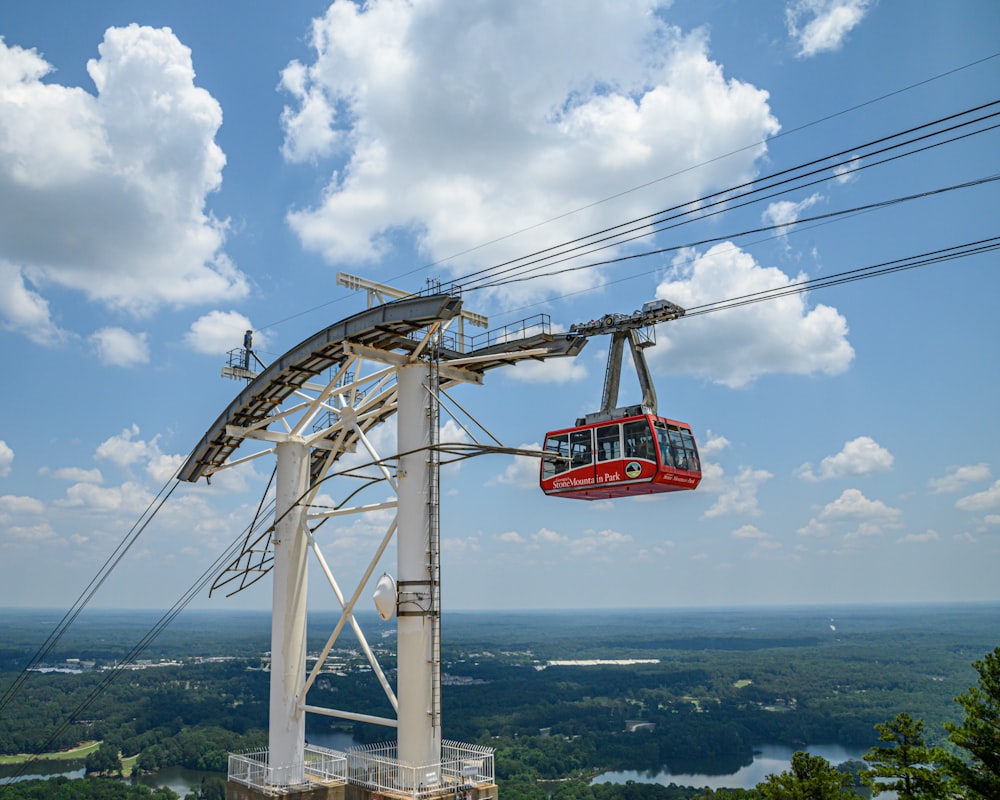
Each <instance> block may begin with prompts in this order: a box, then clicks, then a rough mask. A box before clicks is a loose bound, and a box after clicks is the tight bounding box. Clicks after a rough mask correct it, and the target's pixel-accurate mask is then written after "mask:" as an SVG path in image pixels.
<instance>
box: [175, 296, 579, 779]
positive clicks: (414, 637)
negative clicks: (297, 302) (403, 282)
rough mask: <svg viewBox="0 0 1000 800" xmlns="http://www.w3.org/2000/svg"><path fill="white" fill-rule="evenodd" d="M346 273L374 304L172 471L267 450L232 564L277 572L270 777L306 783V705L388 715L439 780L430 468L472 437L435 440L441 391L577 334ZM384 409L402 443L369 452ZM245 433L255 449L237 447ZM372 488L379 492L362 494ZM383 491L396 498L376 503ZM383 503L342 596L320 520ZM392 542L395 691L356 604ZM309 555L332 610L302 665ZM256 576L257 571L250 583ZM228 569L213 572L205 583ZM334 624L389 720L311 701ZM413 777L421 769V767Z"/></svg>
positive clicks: (292, 354)
mask: <svg viewBox="0 0 1000 800" xmlns="http://www.w3.org/2000/svg"><path fill="white" fill-rule="evenodd" d="M354 283H357V286H354V284H350V285H352V287H353V288H366V289H368V291H369V309H368V310H366V311H364V312H361V313H359V314H356V315H354V316H353V317H349V318H347V319H345V320H342V321H341V322H338V323H336V324H334V325H332V326H330V327H329V328H327V329H324V330H322V331H319V332H318V333H317V334H315V335H314V336H312V337H310V338H309V339H307V340H306V341H304V342H302V343H301V344H300V345H298V346H297V347H295V348H292V350H290V351H289V352H288V353H286V354H285V355H284V356H282V357H281V358H279V359H278V360H277V361H275V362H273V363H272V364H270V365H268V366H267V367H265V368H264V369H263V370H262V371H261V372H260V373H259V374H257V375H256V376H255V377H253V378H252V380H251V382H250V383H249V384H248V385H247V387H246V388H245V389H244V390H243V391H242V392H241V393H240V394H239V395H238V396H237V397H236V398H235V399H234V400H233V402H232V403H231V404H230V406H229V407H228V408H227V409H226V410H225V411H224V412H223V414H222V415H221V416H220V417H219V419H218V420H217V421H216V422H215V424H214V425H213V426H212V427H211V428H210V429H209V431H208V432H207V433H206V434H205V436H204V437H203V439H202V441H201V442H200V443H199V445H198V446H197V447H196V448H195V450H194V451H193V453H192V455H191V456H190V457H189V459H188V460H187V462H185V464H184V465H183V466H182V467H181V470H180V473H179V475H180V478H181V479H183V480H188V481H196V480H197V479H198V478H200V477H205V478H206V479H208V478H210V477H211V476H212V475H213V474H215V473H217V472H220V471H222V470H225V469H231V468H233V467H236V466H239V465H241V464H245V463H247V462H250V461H252V460H255V459H258V458H261V457H264V456H267V455H269V454H272V453H273V454H275V456H276V462H277V465H276V478H277V481H276V485H275V507H274V523H273V525H272V526H271V527H270V528H268V529H267V530H265V531H264V532H262V533H259V535H258V538H257V539H256V540H252V536H251V535H248V538H247V543H246V544H245V546H244V551H243V553H241V555H240V556H239V557H237V558H236V559H235V560H234V561H233V562H232V564H230V565H229V567H228V568H227V573H229V574H231V575H233V576H239V577H240V579H241V581H242V583H241V584H240V588H243V587H244V586H246V585H249V583H253V582H254V581H255V580H257V579H259V577H261V576H263V575H264V574H266V573H267V572H268V571H271V572H272V573H273V578H274V586H273V610H272V648H271V703H270V722H269V728H270V734H269V740H270V741H269V755H268V757H267V771H266V774H267V776H269V777H268V780H269V781H273V782H274V783H275V785H279V786H291V785H297V784H298V783H300V782H302V781H304V780H305V770H306V768H305V766H304V764H305V760H306V756H305V750H304V719H305V713H306V712H309V713H316V714H321V715H326V716H333V717H338V718H341V719H348V720H354V721H362V722H369V723H375V724H381V725H385V726H388V727H394V728H395V729H396V731H397V743H396V745H395V746H394V751H393V752H394V753H395V754H396V758H397V759H398V761H399V763H400V764H401V765H406V764H408V765H415V764H419V765H424V766H426V765H433V764H437V765H438V766H437V767H436V768H435V769H437V771H438V779H440V780H444V777H445V772H446V770H444V769H443V767H442V766H441V764H442V755H441V753H442V741H443V740H442V738H441V713H440V711H441V709H440V706H441V698H440V647H441V642H440V608H439V603H438V598H439V593H440V567H439V560H438V556H439V549H440V529H439V519H438V505H437V504H438V498H439V497H440V488H439V485H438V479H439V475H438V470H439V466H440V456H441V453H451V454H453V455H455V456H456V457H464V455H465V454H467V453H468V452H470V451H471V450H472V449H474V446H468V445H461V444H448V443H445V444H440V443H438V441H437V436H438V426H439V424H440V423H439V419H438V413H439V412H438V408H439V404H438V403H439V392H441V391H443V390H446V389H447V388H448V387H450V386H452V385H455V384H457V383H459V382H467V383H473V384H481V383H482V382H483V375H484V373H485V372H486V371H487V370H490V369H492V368H495V367H498V366H502V365H505V364H510V363H513V362H515V361H518V360H521V359H543V358H548V357H559V356H575V355H576V354H577V353H578V352H579V351H580V349H582V347H583V345H584V343H585V341H586V339H585V337H577V336H572V335H570V336H566V335H559V336H555V335H553V334H552V333H551V330H550V326H549V325H548V322H547V319H541V321H533V322H531V323H530V324H527V323H525V324H522V325H521V326H520V328H515V327H505V328H504V329H503V330H502V331H501V332H499V333H496V332H493V333H488V334H484V335H483V336H482V337H481V338H478V339H477V338H475V337H474V338H472V339H469V338H467V337H466V336H465V334H464V328H463V327H462V326H463V324H464V322H465V321H469V322H470V323H472V324H485V321H486V319H485V317H481V316H480V315H474V314H471V313H470V312H465V311H463V309H462V304H461V299H460V298H458V297H455V296H452V295H444V294H437V295H429V296H414V295H406V294H405V293H402V292H399V291H398V290H391V287H385V286H382V285H375V286H374V288H373V286H372V285H367V284H366V283H365V282H364V281H362V279H355V281H354ZM390 292H394V293H395V294H391V293H390ZM373 293H374V294H373ZM387 295H388V296H390V297H400V298H401V299H398V300H396V301H394V302H390V303H386V304H384V305H380V306H375V307H372V298H373V297H374V296H378V298H379V299H384V298H385V296H387ZM453 328H457V330H452V329H453ZM392 417H396V419H397V440H398V441H397V448H396V449H397V450H398V452H396V453H392V454H385V453H380V452H379V451H378V448H377V446H376V445H375V444H374V442H373V438H372V435H371V434H372V431H373V430H374V429H375V428H376V427H377V426H379V425H381V424H382V423H384V422H386V421H388V420H389V419H390V418H392ZM248 440H253V441H254V442H256V443H257V444H258V449H257V450H255V451H254V452H251V453H241V454H240V455H237V451H238V450H239V449H240V448H241V447H245V445H246V443H247V441H248ZM493 449H494V450H496V449H500V448H493ZM508 452H510V451H508ZM332 479H336V480H335V481H333V482H331V480H332ZM333 487H337V489H336V492H334V488H333ZM341 489H343V492H341ZM375 491H379V492H380V493H381V495H380V497H378V498H372V497H371V494H373V493H374V492H375ZM334 493H336V494H338V495H342V499H341V500H340V501H339V502H338V501H335V505H333V507H331V506H330V505H328V504H327V505H324V504H323V503H322V502H321V499H320V495H321V494H334ZM386 494H390V495H392V496H391V497H390V498H388V499H386ZM387 510H395V512H396V513H395V515H394V517H393V519H392V521H391V522H390V523H389V524H388V526H387V527H386V530H385V532H384V534H383V536H382V537H381V539H380V541H379V543H378V545H377V546H376V547H375V549H374V552H373V553H372V555H371V557H370V559H369V561H368V563H367V566H366V568H365V569H364V570H363V573H362V575H361V576H360V578H359V579H358V581H357V583H356V585H355V586H354V589H353V590H352V591H351V592H350V593H347V592H345V591H344V590H343V589H342V588H341V583H340V582H339V581H338V579H337V578H336V577H335V576H334V574H333V570H332V569H331V566H330V562H329V560H328V559H327V558H326V557H325V555H324V553H323V547H322V543H323V541H324V536H323V530H322V526H323V525H324V523H326V522H327V521H328V520H331V519H339V518H344V517H350V516H351V515H359V514H371V513H373V512H385V511H387ZM394 539H395V541H396V544H397V570H398V573H399V574H398V580H397V586H398V596H397V648H398V652H397V667H398V668H397V675H396V684H397V685H396V688H395V690H394V689H393V687H392V686H391V685H390V683H389V680H388V678H387V676H386V675H385V672H384V670H383V669H382V668H381V666H380V665H379V663H378V659H377V657H376V655H375V653H374V651H373V649H372V648H371V646H370V644H369V643H368V641H367V638H366V637H365V635H364V632H363V630H362V628H361V626H360V624H359V623H358V620H357V618H356V615H355V611H356V608H357V604H358V602H359V601H360V600H361V596H362V594H363V592H364V590H365V587H366V586H368V585H369V582H370V580H371V578H372V576H373V575H374V573H375V570H376V569H377V568H378V564H379V562H380V560H381V559H382V558H383V557H384V556H385V554H386V551H387V549H388V547H389V545H390V544H391V543H392V541H393V540H394ZM310 554H311V556H312V558H313V559H315V562H316V563H317V564H318V566H319V569H320V570H321V571H322V573H323V575H324V577H325V579H326V581H327V583H328V584H329V586H330V589H331V592H332V593H333V595H334V597H335V598H336V601H337V604H338V606H339V608H340V609H341V611H340V616H339V619H338V622H337V624H336V625H335V627H334V629H333V631H332V632H331V633H330V635H329V637H328V639H327V641H326V643H325V645H324V647H323V649H322V651H321V652H320V654H319V657H318V659H317V660H316V662H315V664H314V666H313V668H312V669H311V670H310V671H309V673H308V675H307V674H306V669H305V666H306V653H305V637H306V628H305V625H306V607H305V604H306V577H307V574H308V559H309V557H310ZM251 574H252V575H253V578H252V580H247V577H248V575H251ZM230 579H232V578H226V579H217V581H216V586H221V585H225V584H226V583H227V582H228V580H230ZM237 591H239V589H237ZM345 627H350V628H351V630H352V631H353V632H354V634H355V637H356V639H357V641H358V644H359V646H360V648H361V650H362V651H363V652H364V654H365V657H366V658H367V660H368V663H369V664H370V666H371V668H372V671H373V673H374V674H375V677H376V679H377V680H378V681H379V683H380V684H381V686H382V688H383V691H384V692H385V695H386V697H387V700H388V702H389V704H390V706H391V707H392V709H393V711H394V712H395V719H393V718H390V717H376V716H373V715H370V714H362V713H359V712H356V711H352V710H349V709H332V708H323V707H319V706H316V705H312V704H309V703H308V702H307V699H306V697H307V694H308V692H309V690H310V688H312V687H313V686H314V685H315V682H316V680H317V678H318V676H319V675H320V673H321V671H322V669H323V667H324V664H325V663H326V660H327V658H328V656H329V654H330V653H331V651H332V650H333V648H334V646H335V645H336V642H337V641H338V638H339V637H340V635H341V633H342V632H343V630H344V628H345ZM254 763H257V762H254ZM422 768H423V767H422ZM428 769H429V768H428ZM423 774H424V777H425V778H427V776H428V775H429V774H430V773H429V772H426V771H425V772H424V773H423Z"/></svg>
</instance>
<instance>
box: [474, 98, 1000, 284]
mask: <svg viewBox="0 0 1000 800" xmlns="http://www.w3.org/2000/svg"><path fill="white" fill-rule="evenodd" d="M994 116H1000V112H997V114H996V115H994ZM997 128H1000V123H997V124H994V125H990V126H988V127H986V128H982V129H980V130H977V131H972V132H967V133H964V134H961V135H959V136H955V137H952V138H951V139H947V140H945V141H943V142H935V143H934V144H929V145H925V146H923V147H919V148H917V149H915V150H911V151H909V152H907V153H900V154H897V155H894V156H889V157H887V158H884V159H881V160H879V161H870V162H867V163H864V164H857V165H856V166H854V167H852V168H851V169H845V170H843V171H842V172H840V173H838V177H842V176H844V175H849V174H852V173H855V172H860V171H861V170H863V169H870V168H872V167H876V166H881V165H883V164H887V163H890V162H892V161H898V160H899V159H901V158H905V157H907V156H911V155H915V154H917V153H921V152H924V151H926V150H932V149H934V148H936V147H940V146H942V145H945V144H951V143H953V142H956V141H960V140H962V139H967V138H969V137H971V136H976V135H978V134H980V133H987V132H989V131H992V130H996V129H997ZM888 149H892V148H888ZM870 155H874V153H873V154H870ZM845 163H850V162H849V161H848V162H845ZM827 169H828V168H824V169H823V170H817V172H826V171H827ZM810 174H815V173H810ZM802 177H806V176H805V175H802V176H799V177H798V178H796V179H795V180H798V179H799V178H802ZM827 180H829V178H828V177H821V178H817V179H816V180H813V181H809V182H806V183H802V184H798V185H795V186H792V187H789V188H786V189H782V190H781V191H777V192H773V193H772V194H768V195H763V196H760V197H756V198H754V199H753V200H747V201H745V202H743V203H735V204H733V203H731V202H730V201H729V200H728V199H724V200H720V201H718V202H716V203H711V204H710V205H709V206H706V207H705V208H710V207H712V206H716V205H721V206H722V208H719V209H717V210H715V211H712V212H710V213H707V214H701V215H699V216H697V217H695V218H693V219H683V220H682V221H680V222H675V223H674V224H672V225H663V226H661V227H657V228H652V229H650V230H644V231H643V232H641V233H638V234H636V235H635V236H632V237H630V238H627V239H620V240H617V241H614V242H612V243H611V244H607V245H603V246H601V247H594V248H593V249H592V250H588V251H586V252H581V253H576V254H574V255H570V256H566V257H565V258H560V259H558V260H554V261H548V262H547V263H542V264H538V265H536V266H532V267H531V268H530V269H528V268H527V267H528V266H530V265H521V266H520V267H512V268H511V269H509V270H505V272H512V271H515V270H521V271H519V272H517V273H516V274H517V278H516V279H515V278H505V279H503V280H496V281H492V282H486V283H482V284H480V285H478V286H471V287H461V288H462V290H463V291H469V292H471V291H475V290H476V289H486V288H492V287H495V286H503V285H504V284H505V283H513V282H518V279H519V280H520V281H524V280H532V279H533V278H544V277H548V276H550V275H558V274H561V273H562V272H564V271H574V270H575V269H589V268H591V267H596V266H602V265H605V264H612V263H615V262H616V261H618V260H628V259H630V258H632V257H633V256H634V255H636V254H632V255H631V256H622V257H620V259H619V258H615V259H609V260H605V261H598V262H591V263H590V264H586V265H582V266H581V267H576V268H573V269H571V270H555V271H546V272H542V270H546V269H548V268H549V267H553V266H556V265H557V264H564V263H566V262H567V261H573V260H574V259H577V258H582V257H583V256H586V255H590V254H592V253H596V252H600V251H601V250H607V249H610V248H612V247H620V246H621V245H623V244H627V243H629V242H633V241H638V240H641V239H646V238H648V237H649V236H652V235H653V234H657V233H663V232H664V231H667V230H672V229H674V228H679V227H681V226H682V225H686V224H688V223H690V222H700V221H702V220H705V219H708V218H709V217H713V216H718V215H719V214H724V213H726V212H728V211H732V210H734V209H738V208H744V207H746V206H750V205H754V204H755V203H761V202H763V201H765V200H772V199H774V198H775V197H781V196H782V195H785V194H789V193H791V192H794V191H799V190H801V189H805V188H808V187H810V186H815V185H817V184H821V183H825V182H826V181H827ZM775 185H778V184H772V186H765V187H761V188H760V189H759V190H754V191H752V192H746V193H744V194H743V195H741V196H742V197H746V196H749V195H751V194H755V193H756V192H757V191H764V190H766V189H769V188H773V187H774V186H775ZM699 210H701V209H699ZM682 216H684V215H676V216H675V217H673V218H672V219H677V218H680V217H682ZM792 224H794V223H786V224H783V225H779V226H775V227H787V226H789V225H792ZM636 230H642V229H636ZM757 230H758V231H759V230H767V228H762V229H757ZM723 238H730V237H723ZM716 240H717V239H716ZM706 241H715V240H706ZM672 249H677V248H666V250H672ZM657 252H658V251H656V250H654V251H646V252H644V253H640V254H638V255H639V256H640V257H642V256H645V255H654V254H656V253H657ZM532 263H534V262H532ZM533 273H538V274H533Z"/></svg>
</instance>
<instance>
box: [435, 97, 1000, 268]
mask: <svg viewBox="0 0 1000 800" xmlns="http://www.w3.org/2000/svg"><path fill="white" fill-rule="evenodd" d="M997 105H1000V100H994V101H991V102H989V103H984V104H981V105H978V106H975V107H972V108H969V109H966V110H964V111H960V112H957V113H955V114H949V115H947V116H944V117H940V118H938V119H936V120H932V121H930V122H926V123H923V124H922V125H918V126H914V127H912V128H908V129H905V130H902V131H898V132H896V133H893V134H890V135H888V136H883V137H880V138H878V139H873V140H871V141H868V142H866V143H864V144H860V145H854V146H852V147H849V148H846V149H844V150H840V151H838V152H836V153H831V154H830V155H827V156H823V157H821V158H816V159H813V160H811V161H807V162H804V163H802V164H798V165H796V166H794V167H789V168H787V169H784V170H779V171H778V172H774V173H771V174H769V175H766V176H763V177H762V178H757V179H756V180H752V181H745V182H743V183H740V184H737V185H735V186H731V187H728V188H726V189H721V190H719V191H716V192H711V193H709V194H706V195H703V196H701V197H698V198H695V199H693V200H688V201H686V202H684V203H679V204H677V205H674V206H670V207H668V208H666V209H661V210H660V211H655V212H652V213H650V214H646V215H644V216H641V217H636V218H634V219H631V220H627V221H625V222H622V223H618V224H617V225H612V226H610V227H607V228H604V229H602V230H599V231H596V232H594V233H590V234H586V235H584V236H580V237H577V238H575V239H571V240H569V241H567V242H563V243H561V244H557V245H552V246H551V247H547V248H543V249H542V250H537V251H535V252H533V253H529V254H527V255H525V256H521V257H519V258H515V259H510V260H508V261H505V262H502V263H500V264H495V265H493V266H490V267H485V268H483V269H480V270H476V271H474V272H470V273H468V274H466V275H464V276H461V277H458V278H456V279H455V280H454V283H455V284H456V285H457V286H459V287H463V286H464V285H465V284H466V283H471V282H473V279H474V278H475V279H477V280H482V279H483V278H480V277H478V276H481V275H484V274H487V273H488V274H493V273H495V272H496V271H498V270H501V268H504V267H507V268H510V269H517V268H518V265H519V263H520V262H524V261H526V260H527V259H536V260H544V258H553V257H556V256H559V255H563V254H565V253H567V252H572V251H573V250H575V249H580V248H583V247H587V246H590V245H591V244H594V243H595V242H594V241H591V240H595V239H596V237H600V236H604V235H605V234H609V233H612V232H613V231H618V230H621V229H623V228H626V227H627V226H635V225H637V224H638V223H644V224H643V225H642V226H641V227H647V226H649V225H653V224H656V222H655V219H656V218H657V217H662V216H664V215H668V214H674V216H672V217H667V218H666V219H675V218H677V217H680V216H684V215H687V214H692V213H695V212H696V211H698V210H700V209H701V208H703V207H705V206H704V205H703V204H704V203H705V202H706V201H709V200H714V201H715V202H713V203H712V204H711V205H717V204H718V203H722V202H726V200H727V198H729V196H730V195H731V194H732V193H733V192H738V191H740V190H742V189H747V188H748V187H752V186H754V185H755V184H760V183H761V182H762V181H773V180H775V179H777V178H781V177H782V176H788V175H790V174H791V173H796V172H801V171H802V170H806V169H808V168H810V167H816V166H817V165H820V164H824V163H825V162H829V161H832V160H833V159H837V158H845V159H846V160H848V161H849V160H851V159H853V158H858V157H861V158H864V157H871V156H872V155H878V154H879V153H882V152H887V151H889V150H892V149H898V148H899V147H903V146H906V145H907V144H912V143H915V142H918V141H922V140H924V139H927V138H931V137H934V136H940V135H942V134H943V133H947V132H948V131H950V130H956V129H958V128H961V127H965V126H968V125H972V124H975V123H976V122H980V121H983V120H986V119H990V118H991V117H994V116H997V115H998V114H1000V111H994V112H992V113H990V114H986V115H984V116H982V117H980V118H978V119H973V120H966V121H965V122H959V123H957V124H955V125H952V126H950V127H947V128H944V129H941V130H936V131H930V132H927V133H924V134H922V135H920V136H917V137H914V138H912V139H910V140H908V141H905V142H900V143H897V144H894V145H891V146H888V147H884V148H881V149H878V150H874V151H872V152H871V153H859V152H858V151H861V150H866V149H870V148H873V147H876V146H877V145H881V144H885V143H886V142H891V141H892V140H894V139H898V138H900V137H904V136H908V135H910V134H913V133H917V132H919V131H926V129H928V128H931V127H934V126H940V125H942V124H943V123H947V122H951V121H953V120H957V119H959V118H961V117H964V116H967V115H969V114H974V113H977V112H979V111H983V110H984V109H988V108H992V107H995V106H997ZM834 166H836V165H835V164H834V165H831V164H826V166H823V167H820V168H818V169H815V170H812V171H811V172H806V173H803V174H801V175H798V176H793V177H786V178H784V179H783V180H782V181H780V182H777V183H773V184H771V187H768V186H765V187H761V188H760V189H756V190H753V191H762V190H764V189H767V188H772V187H773V186H777V185H781V184H784V183H788V182H789V181H793V180H798V179H800V178H802V177H807V176H808V175H813V174H816V173H817V172H823V171H827V170H829V169H832V168H833V167H834ZM751 193H752V192H751ZM691 206H695V208H694V209H692V210H690V211H682V210H683V209H685V208H688V207H691ZM675 212H681V213H679V214H676V213H675ZM662 221H665V220H660V222H662ZM639 229H641V228H633V229H632V230H626V231H623V232H622V233H619V234H615V236H621V235H624V234H627V233H632V232H634V231H635V230H639ZM608 238H614V237H608ZM606 240H607V239H601V240H598V241H606ZM581 243H582V244H581ZM572 245H576V247H573V248H572V249H563V248H570V247H571V246H572ZM560 250H561V252H556V253H553V252H552V251H560ZM545 254H549V255H545ZM539 257H542V258H539ZM531 263H534V262H531ZM522 266H523V265H522ZM503 271H507V270H503Z"/></svg>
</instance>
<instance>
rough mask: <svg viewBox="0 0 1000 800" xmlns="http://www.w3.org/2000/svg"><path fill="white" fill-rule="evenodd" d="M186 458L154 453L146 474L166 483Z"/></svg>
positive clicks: (158, 481) (148, 463)
mask: <svg viewBox="0 0 1000 800" xmlns="http://www.w3.org/2000/svg"><path fill="white" fill-rule="evenodd" d="M185 460H186V458H185V456H182V455H175V454H168V453H159V452H157V453H154V454H152V455H151V456H150V458H149V461H148V462H147V464H146V474H147V475H149V477H150V478H152V479H153V480H154V481H156V482H157V483H166V482H167V481H169V480H170V479H171V478H172V477H173V476H174V475H175V474H176V473H177V470H178V469H180V467H181V464H183V463H184V462H185ZM225 471H226V472H231V471H232V470H225Z"/></svg>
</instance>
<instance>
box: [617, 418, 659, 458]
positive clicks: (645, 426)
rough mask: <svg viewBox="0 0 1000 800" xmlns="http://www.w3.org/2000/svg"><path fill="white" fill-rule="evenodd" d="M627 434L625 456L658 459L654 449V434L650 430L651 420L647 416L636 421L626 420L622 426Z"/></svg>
mask: <svg viewBox="0 0 1000 800" xmlns="http://www.w3.org/2000/svg"><path fill="white" fill-rule="evenodd" d="M622 432H623V433H624V434H625V456H626V457H627V458H644V459H646V460H648V461H656V451H655V450H654V449H653V434H652V432H651V431H650V430H649V422H647V421H646V419H645V418H643V419H640V420H636V421H635V422H626V423H625V424H624V425H623V426H622Z"/></svg>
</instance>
